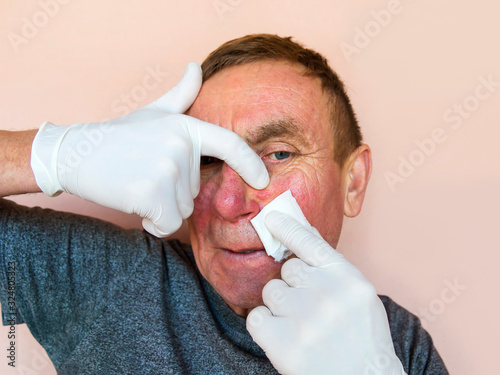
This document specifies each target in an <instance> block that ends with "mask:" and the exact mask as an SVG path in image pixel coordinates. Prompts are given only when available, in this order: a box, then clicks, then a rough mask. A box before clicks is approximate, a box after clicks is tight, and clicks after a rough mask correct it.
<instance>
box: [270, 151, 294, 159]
mask: <svg viewBox="0 0 500 375" xmlns="http://www.w3.org/2000/svg"><path fill="white" fill-rule="evenodd" d="M291 155H292V153H291V152H288V151H277V152H273V153H271V154H269V158H270V159H273V160H285V159H288V158H289V157H290V156H291Z"/></svg>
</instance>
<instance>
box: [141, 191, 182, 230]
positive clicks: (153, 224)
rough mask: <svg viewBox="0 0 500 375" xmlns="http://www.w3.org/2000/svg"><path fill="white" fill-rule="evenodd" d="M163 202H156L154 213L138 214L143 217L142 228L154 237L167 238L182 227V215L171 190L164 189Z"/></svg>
mask: <svg viewBox="0 0 500 375" xmlns="http://www.w3.org/2000/svg"><path fill="white" fill-rule="evenodd" d="M164 191H165V193H164V194H163V195H162V198H161V199H162V200H163V201H160V200H159V201H158V202H157V205H158V206H157V207H155V211H156V212H154V213H153V212H151V213H142V214H141V213H138V214H139V215H140V216H142V217H143V220H142V226H143V228H144V229H145V230H146V231H148V232H149V233H151V234H152V235H154V236H156V237H160V238H161V237H168V236H170V235H172V234H173V233H174V232H175V231H177V230H178V229H179V228H180V227H181V225H182V214H181V212H180V211H179V207H178V203H177V196H176V194H175V192H174V191H173V190H172V189H165V190H164Z"/></svg>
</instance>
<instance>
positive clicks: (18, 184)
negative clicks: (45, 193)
mask: <svg viewBox="0 0 500 375" xmlns="http://www.w3.org/2000/svg"><path fill="white" fill-rule="evenodd" d="M36 133H37V130H26V131H19V132H9V131H4V130H0V197H5V196H7V195H15V194H24V193H35V192H39V191H40V188H39V187H38V186H37V184H36V182H35V176H34V175H33V171H32V170H31V166H30V158H31V145H32V143H33V139H34V138H35V135H36Z"/></svg>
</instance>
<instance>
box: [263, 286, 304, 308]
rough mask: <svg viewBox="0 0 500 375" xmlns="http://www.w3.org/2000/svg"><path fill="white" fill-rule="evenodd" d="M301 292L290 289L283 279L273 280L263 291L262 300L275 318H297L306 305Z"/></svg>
mask: <svg viewBox="0 0 500 375" xmlns="http://www.w3.org/2000/svg"><path fill="white" fill-rule="evenodd" d="M300 292H301V290H300V289H297V288H290V287H289V286H288V285H287V283H286V282H285V281H283V280H281V279H272V280H270V281H269V282H268V283H267V284H266V286H264V289H263V290H262V300H263V301H264V304H265V305H266V307H267V308H268V309H269V311H271V313H272V314H273V316H277V317H286V316H291V315H293V316H296V315H297V311H301V309H302V308H303V305H304V303H306V301H304V300H303V298H301V295H300V294H301V293H300Z"/></svg>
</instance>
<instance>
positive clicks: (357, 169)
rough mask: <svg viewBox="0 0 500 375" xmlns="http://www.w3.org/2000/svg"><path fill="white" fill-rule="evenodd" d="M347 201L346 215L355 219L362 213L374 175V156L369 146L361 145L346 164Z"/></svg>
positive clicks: (345, 204)
mask: <svg viewBox="0 0 500 375" xmlns="http://www.w3.org/2000/svg"><path fill="white" fill-rule="evenodd" d="M343 172H344V179H345V200H344V215H345V216H347V217H355V216H357V215H358V214H359V212H360V211H361V206H362V205H363V200H364V198H365V192H366V187H367V186H368V181H369V180H370V175H371V173H372V155H371V150H370V147H368V145H361V146H359V147H358V148H357V149H356V150H354V151H353V152H352V154H351V155H350V156H349V158H348V159H347V160H346V162H345V164H344V171H343Z"/></svg>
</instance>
